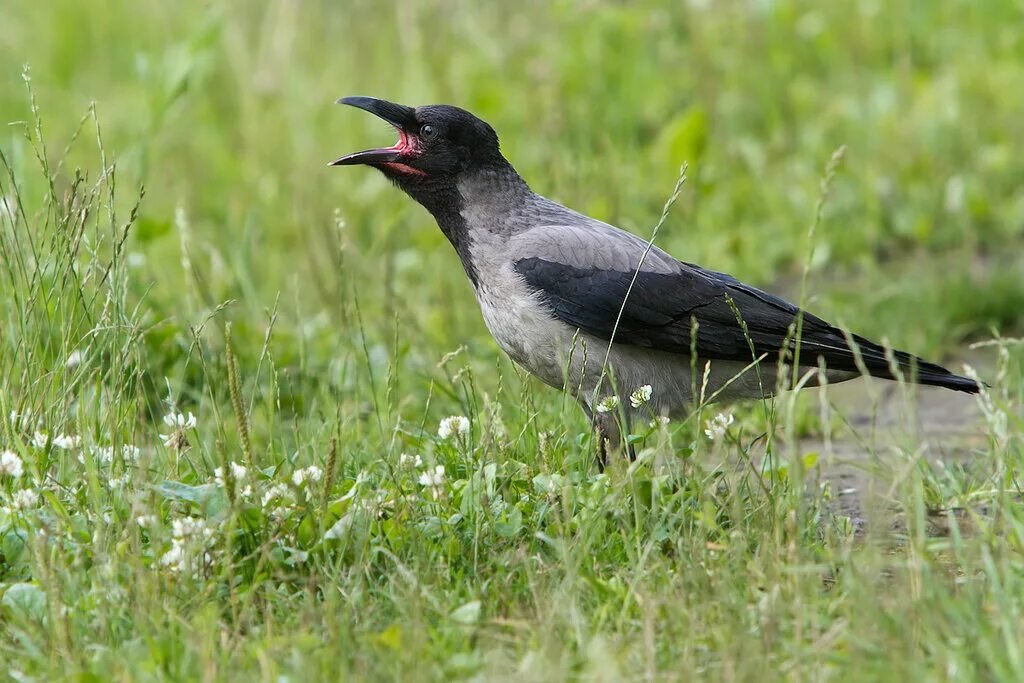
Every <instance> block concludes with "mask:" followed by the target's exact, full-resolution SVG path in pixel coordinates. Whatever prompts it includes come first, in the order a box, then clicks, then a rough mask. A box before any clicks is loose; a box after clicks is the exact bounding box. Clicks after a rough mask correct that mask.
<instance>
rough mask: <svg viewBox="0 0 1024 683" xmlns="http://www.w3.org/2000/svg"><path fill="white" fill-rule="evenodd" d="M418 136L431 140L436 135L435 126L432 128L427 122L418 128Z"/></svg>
mask: <svg viewBox="0 0 1024 683" xmlns="http://www.w3.org/2000/svg"><path fill="white" fill-rule="evenodd" d="M420 136H421V137H423V138H425V139H427V140H433V139H434V138H435V137H437V128H434V127H433V126H432V125H430V124H429V123H427V124H425V125H424V126H423V127H422V128H420Z"/></svg>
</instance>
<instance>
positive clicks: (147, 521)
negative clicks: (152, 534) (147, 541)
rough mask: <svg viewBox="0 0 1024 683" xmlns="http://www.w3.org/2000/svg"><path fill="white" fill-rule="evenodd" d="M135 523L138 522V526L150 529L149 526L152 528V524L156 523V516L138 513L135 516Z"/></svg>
mask: <svg viewBox="0 0 1024 683" xmlns="http://www.w3.org/2000/svg"><path fill="white" fill-rule="evenodd" d="M135 523H136V524H138V525H139V527H141V528H143V529H151V528H153V525H154V524H156V516H155V515H139V516H138V517H136V518H135Z"/></svg>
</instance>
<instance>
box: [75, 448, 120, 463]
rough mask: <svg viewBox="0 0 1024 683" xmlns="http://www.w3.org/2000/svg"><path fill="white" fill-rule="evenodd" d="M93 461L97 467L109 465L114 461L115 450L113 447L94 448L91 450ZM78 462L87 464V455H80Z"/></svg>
mask: <svg viewBox="0 0 1024 683" xmlns="http://www.w3.org/2000/svg"><path fill="white" fill-rule="evenodd" d="M89 452H90V453H92V459H93V460H95V461H96V464H97V465H109V464H110V463H111V462H113V460H114V449H113V447H112V446H92V447H91V448H90V449H89ZM78 462H80V463H82V464H83V465H84V464H85V453H79V454H78Z"/></svg>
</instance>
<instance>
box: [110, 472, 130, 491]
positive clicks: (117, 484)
mask: <svg viewBox="0 0 1024 683" xmlns="http://www.w3.org/2000/svg"><path fill="white" fill-rule="evenodd" d="M130 479H131V477H129V476H128V473H127V472H125V473H124V474H122V475H121V476H120V477H111V478H110V479H108V480H107V486H108V487H110V488H111V489H119V488H121V487H122V486H124V485H125V484H127V483H128V481H129V480H130Z"/></svg>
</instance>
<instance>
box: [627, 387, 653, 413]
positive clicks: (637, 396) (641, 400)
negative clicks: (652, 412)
mask: <svg viewBox="0 0 1024 683" xmlns="http://www.w3.org/2000/svg"><path fill="white" fill-rule="evenodd" d="M653 393H654V390H653V389H652V388H651V385H650V384H645V385H643V386H642V387H637V389H636V391H634V392H633V393H632V394H630V395H629V404H630V405H631V406H633V407H634V408H639V407H640V406H642V405H643V404H645V403H647V402H648V401H650V400H651V395H652V394H653Z"/></svg>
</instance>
